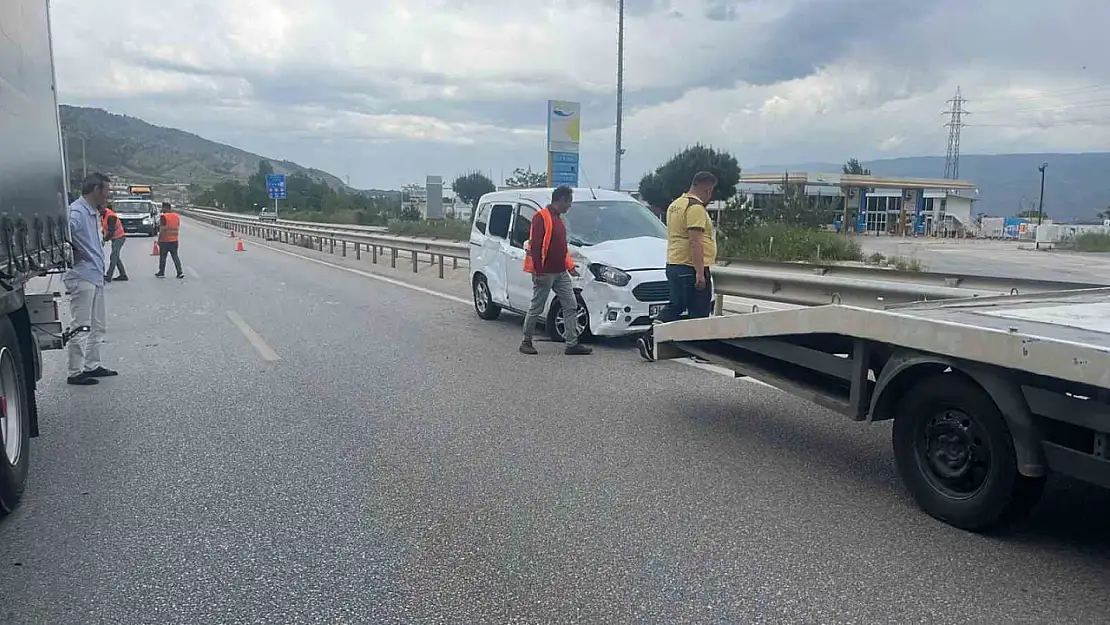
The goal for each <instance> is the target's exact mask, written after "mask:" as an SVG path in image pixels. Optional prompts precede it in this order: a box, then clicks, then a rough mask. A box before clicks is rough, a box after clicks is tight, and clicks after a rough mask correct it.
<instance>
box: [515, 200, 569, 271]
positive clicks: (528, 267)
mask: <svg viewBox="0 0 1110 625" xmlns="http://www.w3.org/2000/svg"><path fill="white" fill-rule="evenodd" d="M536 218H540V219H543V250H542V251H541V254H540V260H541V261H546V260H547V250H548V248H550V247H551V228H552V223H553V222H552V219H553V217H552V216H551V212H550V211H549V210H547V209H546V208H541V209H540V210H539V211H538V212H537V213H536V217H533V219H536ZM531 250H532V237H531V234H530V233H529V236H528V240H527V241H525V242H524V271H526V272H527V273H536V268H535V267H534V266H533V263H532V254H531ZM573 269H574V260H573V259H571V257H570V246H569V245H568V246H567V271H571V270H573Z"/></svg>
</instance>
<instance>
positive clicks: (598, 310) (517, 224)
mask: <svg viewBox="0 0 1110 625" xmlns="http://www.w3.org/2000/svg"><path fill="white" fill-rule="evenodd" d="M553 190H554V189H513V190H509V191H496V192H494V193H487V194H486V195H483V196H482V198H481V199H480V200H478V208H477V210H476V211H475V212H474V222H473V225H472V227H471V230H470V284H471V287H472V289H473V292H474V310H475V311H476V312H477V313H478V316H479V317H481V318H482V319H496V318H497V317H498V315H500V314H501V311H502V310H508V311H512V312H514V313H517V314H520V315H523V314H525V313H526V312H527V311H528V306H529V304H530V303H531V301H532V276H531V275H530V274H528V273H526V272H525V271H524V242H525V241H526V240H527V239H528V234H529V232H530V228H531V225H532V217H533V216H535V214H536V211H538V210H539V209H540V208H542V207H544V206H547V205H548V204H549V203H550V202H551V192H552V191H553ZM563 221H564V223H565V224H566V228H567V239H568V241H569V243H570V250H571V257H572V258H573V259H574V263H575V265H576V273H577V274H578V275H576V276H574V277H573V279H574V290H575V292H576V293H577V294H578V313H579V314H578V329H579V333H580V335H581V336H583V337H588V336H590V335H594V336H622V335H628V334H637V333H641V332H645V331H647V330H648V328H649V327H650V326H651V317H653V316H654V315H655V314H657V313H658V312H659V310H661V309H662V307H663V306H664V305H665V304H666V303H667V300H668V299H669V297H670V291H669V288H668V286H667V277H666V272H665V270H664V266H665V264H666V257H667V229H666V227H665V226H664V225H663V224H662V223H661V222H660V221H659V219H658V218H657V217H656V216H655V215H654V214H652V212H651V211H650V210H649V209H648V208H647V207H645V206H644V205H643V204H641V203H640V202H637V201H636V200H635V199H634V198H632V196H630V195H628V194H626V193H617V192H615V191H606V190H602V189H588V188H578V189H575V190H574V204H573V205H572V206H571V208H570V211H569V212H568V213H567V214H566V215H564V216H563ZM542 321H544V323H545V327H546V328H547V332H548V334H549V335H550V336H551V338H552V340H555V341H563V340H564V339H565V333H566V326H565V324H566V320H565V319H564V318H563V311H562V307H561V306H560V305H559V302H558V299H557V298H555V296H554V294H552V296H551V297H550V298H549V299H548V302H547V305H546V307H545V308H544V316H543V319H542Z"/></svg>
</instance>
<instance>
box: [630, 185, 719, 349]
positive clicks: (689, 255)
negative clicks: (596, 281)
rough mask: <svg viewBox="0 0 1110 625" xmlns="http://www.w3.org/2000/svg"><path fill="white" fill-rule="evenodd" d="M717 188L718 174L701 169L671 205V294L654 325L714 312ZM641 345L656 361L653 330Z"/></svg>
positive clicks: (668, 268) (668, 237)
mask: <svg viewBox="0 0 1110 625" xmlns="http://www.w3.org/2000/svg"><path fill="white" fill-rule="evenodd" d="M716 187H717V177H716V176H714V175H713V174H711V173H709V172H707V171H701V172H698V173H697V174H695V175H694V180H693V182H691V183H690V190H689V191H687V192H686V193H684V194H683V195H682V196H681V197H679V198H678V199H677V200H675V201H674V202H671V205H670V206H669V207H667V282H668V283H669V284H670V287H671V288H670V291H671V294H670V301H669V302H668V303H667V305H666V306H665V307H663V310H662V311H660V312H659V315H658V316H657V317H656V318H655V320H654V322H653V324H654V323H667V322H669V321H675V320H677V319H678V318H679V317H680V316H681V315H682V313H683V312H688V313H689V317H690V318H691V319H700V318H703V317H708V316H709V315H710V314H711V313H712V312H713V278H712V275H711V274H710V272H709V267H710V266H712V265H713V263H715V262H717V233H716V230H715V229H714V227H713V220H712V219H711V218H710V217H709V211H708V210H706V206H708V204H709V202H710V201H712V199H713V190H714V189H715V188H716ZM637 345H638V347H639V349H640V356H642V357H643V358H644V360H649V361H653V360H655V342H654V336H653V335H652V332H651V331H650V330H649V331H648V332H647V334H645V335H644V336H642V337H640V340H639V341H638V343H637Z"/></svg>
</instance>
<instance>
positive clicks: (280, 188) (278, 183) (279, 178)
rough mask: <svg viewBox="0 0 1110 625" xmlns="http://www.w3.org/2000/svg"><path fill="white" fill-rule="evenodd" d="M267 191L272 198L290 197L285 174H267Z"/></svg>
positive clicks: (282, 198)
mask: <svg viewBox="0 0 1110 625" xmlns="http://www.w3.org/2000/svg"><path fill="white" fill-rule="evenodd" d="M266 192H267V193H269V194H270V199H271V200H286V199H289V194H288V192H287V191H286V189H285V174H266Z"/></svg>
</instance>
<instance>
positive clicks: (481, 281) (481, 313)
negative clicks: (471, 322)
mask: <svg viewBox="0 0 1110 625" xmlns="http://www.w3.org/2000/svg"><path fill="white" fill-rule="evenodd" d="M474 312H476V313H478V317H480V318H482V319H485V320H486V321H493V320H494V319H497V317H498V316H499V315H500V314H501V307H500V306H498V305H497V304H495V303H494V302H493V294H492V293H490V290H489V283H487V282H486V277H485V276H483V275H481V274H478V275H477V276H474Z"/></svg>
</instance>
